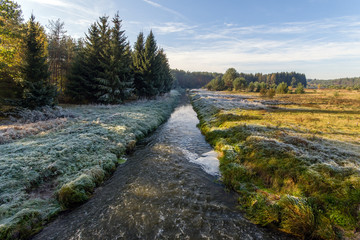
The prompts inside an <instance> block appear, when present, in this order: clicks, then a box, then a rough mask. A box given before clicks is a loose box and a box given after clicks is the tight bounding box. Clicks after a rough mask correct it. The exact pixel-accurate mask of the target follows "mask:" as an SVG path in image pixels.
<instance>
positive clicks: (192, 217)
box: [33, 97, 289, 239]
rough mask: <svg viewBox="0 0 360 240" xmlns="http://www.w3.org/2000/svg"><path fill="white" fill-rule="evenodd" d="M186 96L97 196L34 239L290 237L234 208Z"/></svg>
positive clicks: (54, 222) (216, 163)
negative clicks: (253, 221) (259, 223)
mask: <svg viewBox="0 0 360 240" xmlns="http://www.w3.org/2000/svg"><path fill="white" fill-rule="evenodd" d="M198 122H199V121H198V119H197V116H196V113H195V112H194V110H193V109H192V106H191V104H190V103H189V101H188V100H187V98H186V97H184V99H183V100H182V102H181V103H180V104H179V106H178V107H177V108H176V109H175V111H174V112H173V113H172V115H171V117H170V119H169V120H168V121H167V122H166V123H165V124H163V125H162V126H161V127H160V128H158V129H157V130H156V131H155V132H154V133H153V134H152V135H151V136H149V137H147V138H146V139H144V140H142V141H140V142H139V144H138V145H137V146H136V148H135V150H134V152H133V153H132V154H130V155H129V156H128V157H127V161H126V163H124V164H123V165H121V166H120V167H118V169H117V170H116V172H115V173H114V175H113V176H112V177H111V178H110V179H109V180H108V181H107V182H106V183H104V184H103V185H102V186H101V187H99V188H98V189H97V190H96V191H95V193H94V196H93V198H92V199H90V200H89V201H88V202H87V203H85V204H83V205H81V206H79V207H78V208H76V209H74V210H71V211H68V212H64V213H63V214H61V215H60V216H58V217H57V219H55V220H54V221H53V222H51V223H50V224H48V226H46V227H45V228H44V230H42V231H41V232H40V233H39V234H37V235H36V236H34V238H33V239H289V236H288V235H285V234H283V233H281V232H277V231H273V230H271V229H266V228H262V227H259V226H257V225H254V224H252V223H250V222H249V221H248V220H246V219H245V218H244V216H243V214H242V213H241V212H240V211H239V210H238V209H236V205H237V196H236V194H235V193H233V192H231V191H227V190H226V189H225V187H224V186H223V185H222V184H221V181H220V179H221V175H220V172H219V168H218V160H217V159H216V153H215V152H214V151H213V149H212V148H211V146H210V145H209V144H208V143H207V142H206V141H205V138H204V136H203V135H201V133H200V131H199V129H198V128H197V127H196V125H197V124H198Z"/></svg>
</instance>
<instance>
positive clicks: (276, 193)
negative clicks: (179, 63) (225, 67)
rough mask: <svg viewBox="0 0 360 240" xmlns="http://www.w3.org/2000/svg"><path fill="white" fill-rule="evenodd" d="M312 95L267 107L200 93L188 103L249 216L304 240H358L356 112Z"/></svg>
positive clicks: (242, 98)
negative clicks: (217, 152)
mask: <svg viewBox="0 0 360 240" xmlns="http://www.w3.org/2000/svg"><path fill="white" fill-rule="evenodd" d="M312 94H314V93H309V94H308V96H307V97H306V94H305V96H304V95H291V96H290V95H289V96H288V97H287V98H285V99H282V98H278V99H273V100H271V101H268V102H266V101H267V100H266V99H260V98H258V99H254V95H253V96H250V97H251V98H249V96H240V95H237V96H236V95H234V94H231V93H219V92H218V93H211V92H207V91H203V90H201V91H194V92H193V93H192V102H193V106H194V108H195V110H196V111H197V113H198V116H199V118H200V127H201V130H202V132H203V133H204V134H205V136H206V138H207V140H208V141H209V142H210V143H211V144H212V145H213V146H214V147H215V149H216V150H217V151H219V153H220V171H221V173H222V177H223V181H224V183H225V184H226V185H228V186H229V187H230V188H232V189H234V190H235V191H237V192H238V193H239V194H240V198H239V202H240V205H239V207H240V208H241V209H243V210H245V212H246V213H247V216H248V217H249V219H251V220H252V221H253V222H255V223H258V224H262V225H274V226H277V227H278V228H279V229H281V230H283V231H286V232H289V233H292V234H295V235H298V236H301V237H303V238H306V239H308V238H321V239H341V238H343V239H357V238H359V237H360V234H359V232H357V231H359V229H358V227H359V226H360V143H359V140H360V126H359V125H358V123H359V120H360V118H359V116H360V112H359V109H354V108H353V106H352V105H351V104H350V105H347V103H348V100H346V99H343V100H339V101H333V100H332V98H333V94H332V93H326V92H324V91H321V95H322V96H328V98H326V97H322V98H321V99H315V98H314V97H313V96H312ZM359 95H360V94H358V95H356V94H354V95H352V96H351V98H352V101H354V104H355V105H356V104H358V103H357V102H356V99H357V97H359ZM297 96H298V97H299V98H298V99H297V98H296V97H297ZM344 98H345V97H344ZM245 100H246V101H245ZM359 100H360V98H359ZM349 101H350V100H349ZM229 102H230V103H231V104H230V103H229ZM222 103H223V104H222ZM259 104H261V107H259Z"/></svg>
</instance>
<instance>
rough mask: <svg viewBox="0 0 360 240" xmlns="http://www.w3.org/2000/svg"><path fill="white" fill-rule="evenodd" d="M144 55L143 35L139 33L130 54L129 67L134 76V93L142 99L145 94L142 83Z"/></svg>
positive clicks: (144, 86) (143, 83)
mask: <svg viewBox="0 0 360 240" xmlns="http://www.w3.org/2000/svg"><path fill="white" fill-rule="evenodd" d="M144 55H145V43H144V34H143V33H142V32H140V33H139V35H138V37H137V40H136V42H135V45H134V51H133V53H132V65H131V68H132V72H133V75H134V87H135V92H136V94H137V95H138V96H139V97H143V96H145V94H146V84H145V82H144V78H145V69H144V62H145V59H144Z"/></svg>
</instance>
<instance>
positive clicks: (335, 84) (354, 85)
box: [308, 77, 360, 90]
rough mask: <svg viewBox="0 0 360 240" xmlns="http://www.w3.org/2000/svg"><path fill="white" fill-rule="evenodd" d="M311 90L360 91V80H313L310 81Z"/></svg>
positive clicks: (356, 78) (357, 78)
mask: <svg viewBox="0 0 360 240" xmlns="http://www.w3.org/2000/svg"><path fill="white" fill-rule="evenodd" d="M308 85H309V88H333V89H345V88H346V89H354V90H359V89H360V78H359V77H355V78H338V79H332V80H317V79H313V80H312V79H311V80H309V81H308Z"/></svg>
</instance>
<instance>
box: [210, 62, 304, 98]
mask: <svg viewBox="0 0 360 240" xmlns="http://www.w3.org/2000/svg"><path fill="white" fill-rule="evenodd" d="M306 86H307V81H306V76H305V74H301V73H296V72H290V73H289V72H281V73H270V74H262V73H256V74H246V73H238V72H237V71H236V70H235V69H234V68H229V69H228V70H226V72H225V74H224V75H223V76H216V77H215V78H214V79H212V80H211V81H210V82H209V83H208V84H206V86H205V87H206V88H207V89H208V90H211V91H224V90H229V91H232V90H235V91H248V92H260V94H261V95H264V96H265V95H266V96H268V97H273V96H274V94H275V93H280V94H285V93H292V89H295V92H294V93H305V91H304V88H305V87H306ZM289 87H291V88H289Z"/></svg>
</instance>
